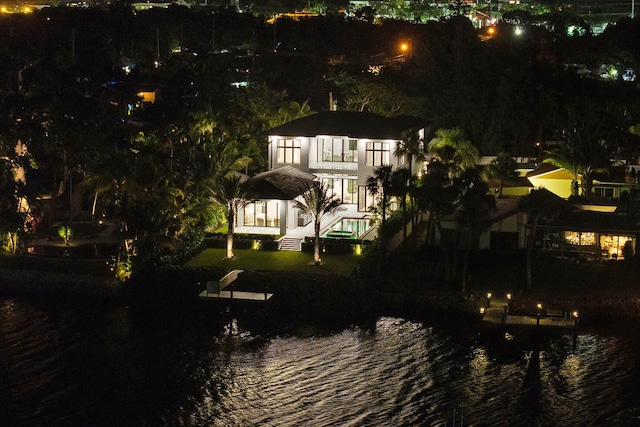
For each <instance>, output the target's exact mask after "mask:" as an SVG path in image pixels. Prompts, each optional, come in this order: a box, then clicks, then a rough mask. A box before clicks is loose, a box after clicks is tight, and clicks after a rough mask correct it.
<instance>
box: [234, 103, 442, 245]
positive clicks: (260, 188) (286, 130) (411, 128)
mask: <svg viewBox="0 0 640 427" xmlns="http://www.w3.org/2000/svg"><path fill="white" fill-rule="evenodd" d="M428 124H429V121H428V120H425V119H421V118H418V117H412V116H406V115H401V116H396V117H383V116H379V115H377V114H372V113H360V112H352V111H328V112H324V113H317V114H313V115H310V116H306V117H302V118H300V119H297V120H294V121H291V122H289V123H286V124H283V125H281V126H277V127H275V128H273V129H271V130H269V131H268V132H267V134H268V138H269V145H268V167H269V170H268V171H267V172H265V173H263V174H260V175H258V176H256V177H253V178H251V179H250V180H249V181H250V184H253V190H252V194H251V195H250V198H251V199H252V200H253V201H252V202H251V203H249V204H247V205H246V206H245V208H244V212H240V213H239V215H238V220H239V224H238V225H239V226H255V227H277V228H278V229H279V230H281V232H280V234H285V233H286V231H287V230H291V229H293V228H296V227H298V226H302V225H306V223H308V220H305V219H304V218H302V217H300V216H299V212H297V210H295V209H294V208H293V207H292V203H288V202H286V206H285V205H283V202H284V201H286V200H289V201H290V200H293V199H295V197H297V196H298V195H299V194H300V193H301V192H302V190H303V189H304V187H305V185H306V184H308V182H309V180H310V179H311V180H319V181H321V182H324V183H326V184H327V186H328V188H329V189H330V191H331V192H332V193H333V194H334V195H335V196H337V197H338V198H339V199H340V200H341V201H342V203H343V204H345V205H353V207H354V208H357V211H359V212H366V211H367V210H368V208H369V207H370V206H371V204H372V203H373V200H372V197H371V195H370V194H369V193H368V192H367V190H366V181H367V178H368V177H369V176H371V175H372V174H373V172H374V169H375V168H376V167H377V166H382V165H390V166H392V168H394V169H395V168H398V167H408V166H409V164H408V157H407V155H405V154H402V155H397V153H396V151H397V148H398V145H399V144H400V143H401V141H402V139H403V137H405V136H406V135H407V133H408V132H416V133H417V134H418V136H419V137H420V138H421V139H422V138H424V132H425V127H426V126H427V125H428ZM413 161H414V165H412V171H414V173H417V172H418V171H421V170H423V169H424V165H423V164H420V162H419V161H417V160H413ZM250 187H251V185H250ZM267 187H269V188H267ZM279 192H280V193H283V195H282V196H281V197H280V198H278V197H274V196H277V194H278V193H279ZM262 193H264V194H262ZM285 196H286V197H285ZM353 210H356V209H353ZM276 212H279V217H278V218H277V220H276V218H275V215H276Z"/></svg>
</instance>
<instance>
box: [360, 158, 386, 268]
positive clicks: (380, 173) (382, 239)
mask: <svg viewBox="0 0 640 427" xmlns="http://www.w3.org/2000/svg"><path fill="white" fill-rule="evenodd" d="M391 175H392V168H391V166H389V165H383V166H378V167H376V168H375V169H374V170H373V175H371V176H369V177H368V178H367V184H366V187H367V191H368V192H369V193H370V194H371V195H372V196H373V197H374V198H375V199H376V200H377V204H376V209H378V210H379V211H380V217H381V221H380V227H379V228H378V242H379V244H380V262H379V264H378V268H379V269H380V270H379V273H381V272H382V270H381V268H382V264H383V262H384V260H385V258H386V256H387V237H388V236H387V229H386V224H387V209H388V207H389V195H390V187H391Z"/></svg>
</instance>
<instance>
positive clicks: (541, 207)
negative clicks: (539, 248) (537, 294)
mask: <svg viewBox="0 0 640 427" xmlns="http://www.w3.org/2000/svg"><path fill="white" fill-rule="evenodd" d="M563 202H564V201H563V200H562V199H560V198H559V197H558V196H556V195H555V194H553V193H551V192H550V191H549V190H547V189H545V188H538V189H534V190H532V191H531V192H530V193H529V194H527V195H526V196H525V197H523V198H522V199H520V208H521V209H523V210H524V211H525V212H527V215H528V223H529V226H530V227H529V234H528V235H527V289H531V288H533V280H532V278H531V273H532V270H533V249H534V247H535V241H536V235H537V234H538V223H539V222H540V221H541V220H543V219H545V218H550V217H552V216H553V215H557V214H558V212H559V211H560V209H561V207H562V203H563Z"/></svg>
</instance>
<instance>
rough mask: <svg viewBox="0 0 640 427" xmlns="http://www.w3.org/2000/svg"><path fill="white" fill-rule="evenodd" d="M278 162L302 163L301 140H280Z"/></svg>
mask: <svg viewBox="0 0 640 427" xmlns="http://www.w3.org/2000/svg"><path fill="white" fill-rule="evenodd" d="M277 161H278V163H296V164H299V163H300V140H297V139H279V140H278V160H277Z"/></svg>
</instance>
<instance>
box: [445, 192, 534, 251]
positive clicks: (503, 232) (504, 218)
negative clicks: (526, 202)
mask: <svg viewBox="0 0 640 427" xmlns="http://www.w3.org/2000/svg"><path fill="white" fill-rule="evenodd" d="M520 199H521V198H520V197H496V211H495V212H494V214H493V216H492V218H491V227H490V228H489V230H487V231H484V232H482V233H480V236H479V237H478V240H477V241H476V242H474V243H473V246H474V248H475V249H494V250H517V249H522V248H525V247H526V244H527V234H526V225H527V218H528V216H527V214H526V212H524V211H523V210H522V209H520ZM441 225H442V232H443V234H444V236H440V233H439V232H438V230H437V229H436V239H437V240H440V241H441V242H442V243H443V244H444V245H445V246H448V247H456V246H457V245H458V244H462V243H461V241H460V239H458V238H457V237H458V236H457V233H458V231H457V230H458V225H457V222H456V213H455V212H454V213H452V214H450V215H447V216H445V217H444V218H442V221H441Z"/></svg>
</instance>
